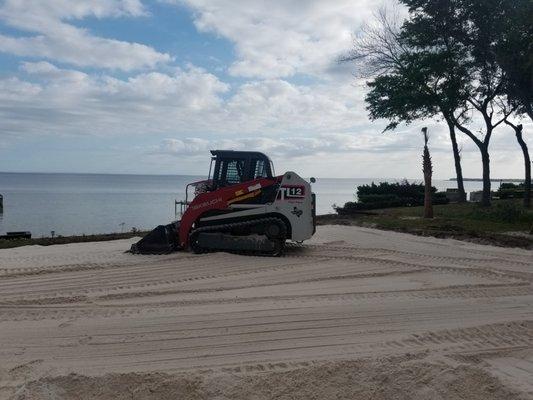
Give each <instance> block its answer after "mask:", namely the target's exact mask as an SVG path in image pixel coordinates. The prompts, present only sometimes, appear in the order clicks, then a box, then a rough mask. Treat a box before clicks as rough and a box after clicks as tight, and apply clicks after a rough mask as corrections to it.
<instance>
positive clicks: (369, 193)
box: [335, 181, 448, 215]
mask: <svg viewBox="0 0 533 400" xmlns="http://www.w3.org/2000/svg"><path fill="white" fill-rule="evenodd" d="M431 191H432V201H433V204H447V203H448V199H447V198H446V194H445V193H444V192H437V189H436V188H435V187H432V188H431ZM357 198H358V201H357V202H353V201H350V202H348V203H346V204H344V206H343V207H335V209H336V211H337V213H338V214H341V215H346V214H351V213H353V212H356V211H359V210H375V209H379V208H391V207H414V206H421V205H423V204H424V185H423V184H421V183H409V182H408V181H402V182H397V183H388V182H381V183H379V184H378V185H376V184H375V183H373V182H372V184H370V185H362V186H359V187H358V188H357Z"/></svg>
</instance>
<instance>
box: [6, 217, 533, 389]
mask: <svg viewBox="0 0 533 400" xmlns="http://www.w3.org/2000/svg"><path fill="white" fill-rule="evenodd" d="M132 242H133V240H120V241H113V242H99V243H84V244H70V245H61V246H49V247H38V246H32V247H21V248H16V249H9V250H0V399H106V400H107V399H377V400H380V399H421V400H422V399H533V287H532V282H533V252H531V251H526V250H520V249H504V248H496V247H490V246H480V245H474V244H469V243H464V242H458V241H454V240H440V239H432V238H422V237H416V236H410V235H404V234H400V233H392V232H385V231H378V230H372V229H365V228H358V227H345V226H321V227H319V228H318V232H317V234H316V236H315V238H314V239H313V240H312V241H310V242H308V243H306V244H304V245H302V246H291V247H289V249H288V250H287V254H286V256H284V257H282V258H268V257H250V256H240V255H233V254H225V253H215V254H206V255H194V254H190V253H174V254H170V255H162V256H139V255H131V254H126V253H124V250H126V249H128V248H129V246H130V244H131V243H132Z"/></svg>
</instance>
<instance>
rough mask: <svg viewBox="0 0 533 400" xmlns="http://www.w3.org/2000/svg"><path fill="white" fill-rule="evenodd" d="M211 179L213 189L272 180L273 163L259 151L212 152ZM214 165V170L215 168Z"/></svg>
mask: <svg viewBox="0 0 533 400" xmlns="http://www.w3.org/2000/svg"><path fill="white" fill-rule="evenodd" d="M211 154H212V155H213V158H212V159H211V168H210V173H209V175H210V178H211V173H212V178H211V179H212V187H213V190H216V189H218V188H221V187H226V186H231V185H236V184H238V183H243V182H248V181H253V180H254V179H260V178H272V176H273V166H272V161H270V159H269V158H268V157H267V156H266V155H265V154H263V153H260V152H257V151H233V150H211ZM213 163H214V168H213Z"/></svg>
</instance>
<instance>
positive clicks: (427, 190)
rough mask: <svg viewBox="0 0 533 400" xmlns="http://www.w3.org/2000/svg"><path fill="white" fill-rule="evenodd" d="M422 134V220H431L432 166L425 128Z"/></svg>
mask: <svg viewBox="0 0 533 400" xmlns="http://www.w3.org/2000/svg"><path fill="white" fill-rule="evenodd" d="M422 132H423V133H424V142H425V144H424V153H423V155H422V172H423V173H424V218H433V203H432V199H431V194H432V193H431V176H432V175H433V166H432V165H431V156H430V154H429V148H428V135H427V128H423V129H422Z"/></svg>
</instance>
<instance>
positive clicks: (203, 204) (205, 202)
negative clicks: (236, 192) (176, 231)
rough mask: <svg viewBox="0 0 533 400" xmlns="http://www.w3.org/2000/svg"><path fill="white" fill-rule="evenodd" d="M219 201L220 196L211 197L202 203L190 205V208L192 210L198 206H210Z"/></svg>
mask: <svg viewBox="0 0 533 400" xmlns="http://www.w3.org/2000/svg"><path fill="white" fill-rule="evenodd" d="M221 201H222V197H218V198H216V199H213V200H208V201H204V202H203V203H200V204H195V205H194V206H193V205H191V208H192V209H193V210H198V209H199V208H204V207H211V206H214V205H215V204H217V203H220V202H221Z"/></svg>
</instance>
